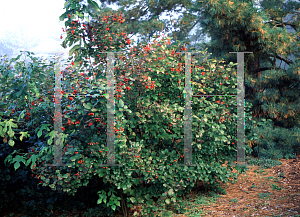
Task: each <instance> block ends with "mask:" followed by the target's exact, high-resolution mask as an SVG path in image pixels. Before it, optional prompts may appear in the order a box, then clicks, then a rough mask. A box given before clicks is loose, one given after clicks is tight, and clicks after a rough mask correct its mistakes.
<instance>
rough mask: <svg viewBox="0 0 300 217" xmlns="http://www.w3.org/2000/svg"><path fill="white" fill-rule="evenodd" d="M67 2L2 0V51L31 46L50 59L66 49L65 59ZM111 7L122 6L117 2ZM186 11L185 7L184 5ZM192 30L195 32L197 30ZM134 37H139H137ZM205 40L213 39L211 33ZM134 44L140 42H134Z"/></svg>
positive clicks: (10, 52)
mask: <svg viewBox="0 0 300 217" xmlns="http://www.w3.org/2000/svg"><path fill="white" fill-rule="evenodd" d="M96 2H97V3H98V5H99V7H101V3H100V2H99V1H98V0H96ZM64 3H65V0H27V1H24V0H14V1H5V0H2V2H1V7H0V19H1V21H2V23H1V28H0V55H5V54H7V55H8V57H9V58H12V57H16V56H17V55H18V54H20V51H21V50H29V51H31V52H34V53H35V55H34V56H35V57H42V56H44V57H46V58H49V59H50V57H52V58H53V57H54V55H55V53H56V52H63V53H64V56H63V59H66V58H67V57H68V53H69V50H70V48H69V47H67V48H66V49H64V48H62V47H61V45H60V44H61V43H62V42H63V40H64V39H60V36H61V35H63V37H64V38H65V37H66V34H65V33H63V31H62V28H65V26H64V21H59V16H60V15H61V14H63V13H64V12H65V9H63V7H64ZM110 7H111V8H113V9H117V8H118V7H117V6H116V4H114V5H110ZM177 9H179V7H177ZM183 11H185V9H182V12H183ZM170 15H171V19H175V18H178V16H179V15H182V13H175V12H172V13H170ZM86 16H87V14H86ZM159 19H170V16H168V14H167V13H166V12H164V13H163V15H162V16H160V17H159ZM173 30H174V29H173ZM191 34H194V31H193V32H192V33H191ZM130 36H131V35H129V37H130ZM133 39H134V40H137V38H136V37H133ZM204 40H206V41H207V40H209V37H206V38H205V39H204ZM134 45H136V43H133V45H132V46H134ZM23 56H24V55H23ZM23 56H22V60H24V57H23ZM27 59H28V58H27ZM29 60H30V59H29ZM26 62H28V61H27V60H26Z"/></svg>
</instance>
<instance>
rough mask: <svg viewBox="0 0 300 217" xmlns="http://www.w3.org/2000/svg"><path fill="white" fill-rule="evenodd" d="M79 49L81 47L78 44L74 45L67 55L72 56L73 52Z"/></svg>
mask: <svg viewBox="0 0 300 217" xmlns="http://www.w3.org/2000/svg"><path fill="white" fill-rule="evenodd" d="M79 49H81V46H80V45H79V44H78V45H75V46H74V47H72V48H71V50H70V51H69V55H70V56H72V54H73V53H74V52H75V51H77V50H79Z"/></svg>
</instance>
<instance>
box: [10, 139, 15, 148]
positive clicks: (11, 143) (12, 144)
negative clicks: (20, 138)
mask: <svg viewBox="0 0 300 217" xmlns="http://www.w3.org/2000/svg"><path fill="white" fill-rule="evenodd" d="M8 144H9V145H10V146H11V147H13V146H14V144H15V142H14V141H13V140H11V139H10V140H9V141H8Z"/></svg>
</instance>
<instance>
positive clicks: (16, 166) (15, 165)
mask: <svg viewBox="0 0 300 217" xmlns="http://www.w3.org/2000/svg"><path fill="white" fill-rule="evenodd" d="M19 167H20V163H19V162H16V163H15V164H14V168H15V170H17V169H18V168H19Z"/></svg>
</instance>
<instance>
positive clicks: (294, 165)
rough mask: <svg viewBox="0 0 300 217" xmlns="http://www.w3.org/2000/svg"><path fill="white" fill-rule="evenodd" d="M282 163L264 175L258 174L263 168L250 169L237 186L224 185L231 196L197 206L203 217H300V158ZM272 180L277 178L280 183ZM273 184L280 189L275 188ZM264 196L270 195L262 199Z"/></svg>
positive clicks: (266, 171)
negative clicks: (206, 204) (207, 204)
mask: <svg viewBox="0 0 300 217" xmlns="http://www.w3.org/2000/svg"><path fill="white" fill-rule="evenodd" d="M280 161H281V162H282V165H278V166H275V167H272V168H269V169H263V170H264V172H261V173H260V172H258V171H259V170H260V169H261V168H260V167H259V166H249V167H248V168H249V170H248V171H246V173H245V174H240V175H239V176H238V181H237V182H236V183H234V184H231V183H226V184H221V186H222V187H224V186H226V187H225V189H226V193H227V194H226V195H221V197H220V198H217V199H216V203H213V204H210V205H209V206H201V205H200V206H199V207H198V206H197V208H198V209H199V210H202V211H203V212H204V213H203V215H201V216H232V217H234V216H235V217H237V216H297V215H299V216H300V169H299V168H300V155H299V153H298V154H297V156H296V159H288V160H286V159H282V160H280ZM255 170H256V172H255ZM234 172H236V170H234ZM283 173H284V175H282V174H283ZM279 176H281V177H283V178H279ZM268 177H274V178H277V180H278V181H275V180H274V179H268ZM272 184H273V185H276V186H277V187H278V188H277V189H276V188H273V189H272ZM254 186H255V187H254ZM279 188H281V190H278V189H279ZM191 194H193V192H192V193H191ZM263 195H269V196H268V197H267V198H266V197H260V196H263ZM196 196H197V195H194V197H196ZM232 199H237V202H236V203H232ZM188 209H189V208H187V210H188ZM173 216H178V217H187V216H188V215H185V214H178V215H173ZM195 216H199V214H198V215H195Z"/></svg>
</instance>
